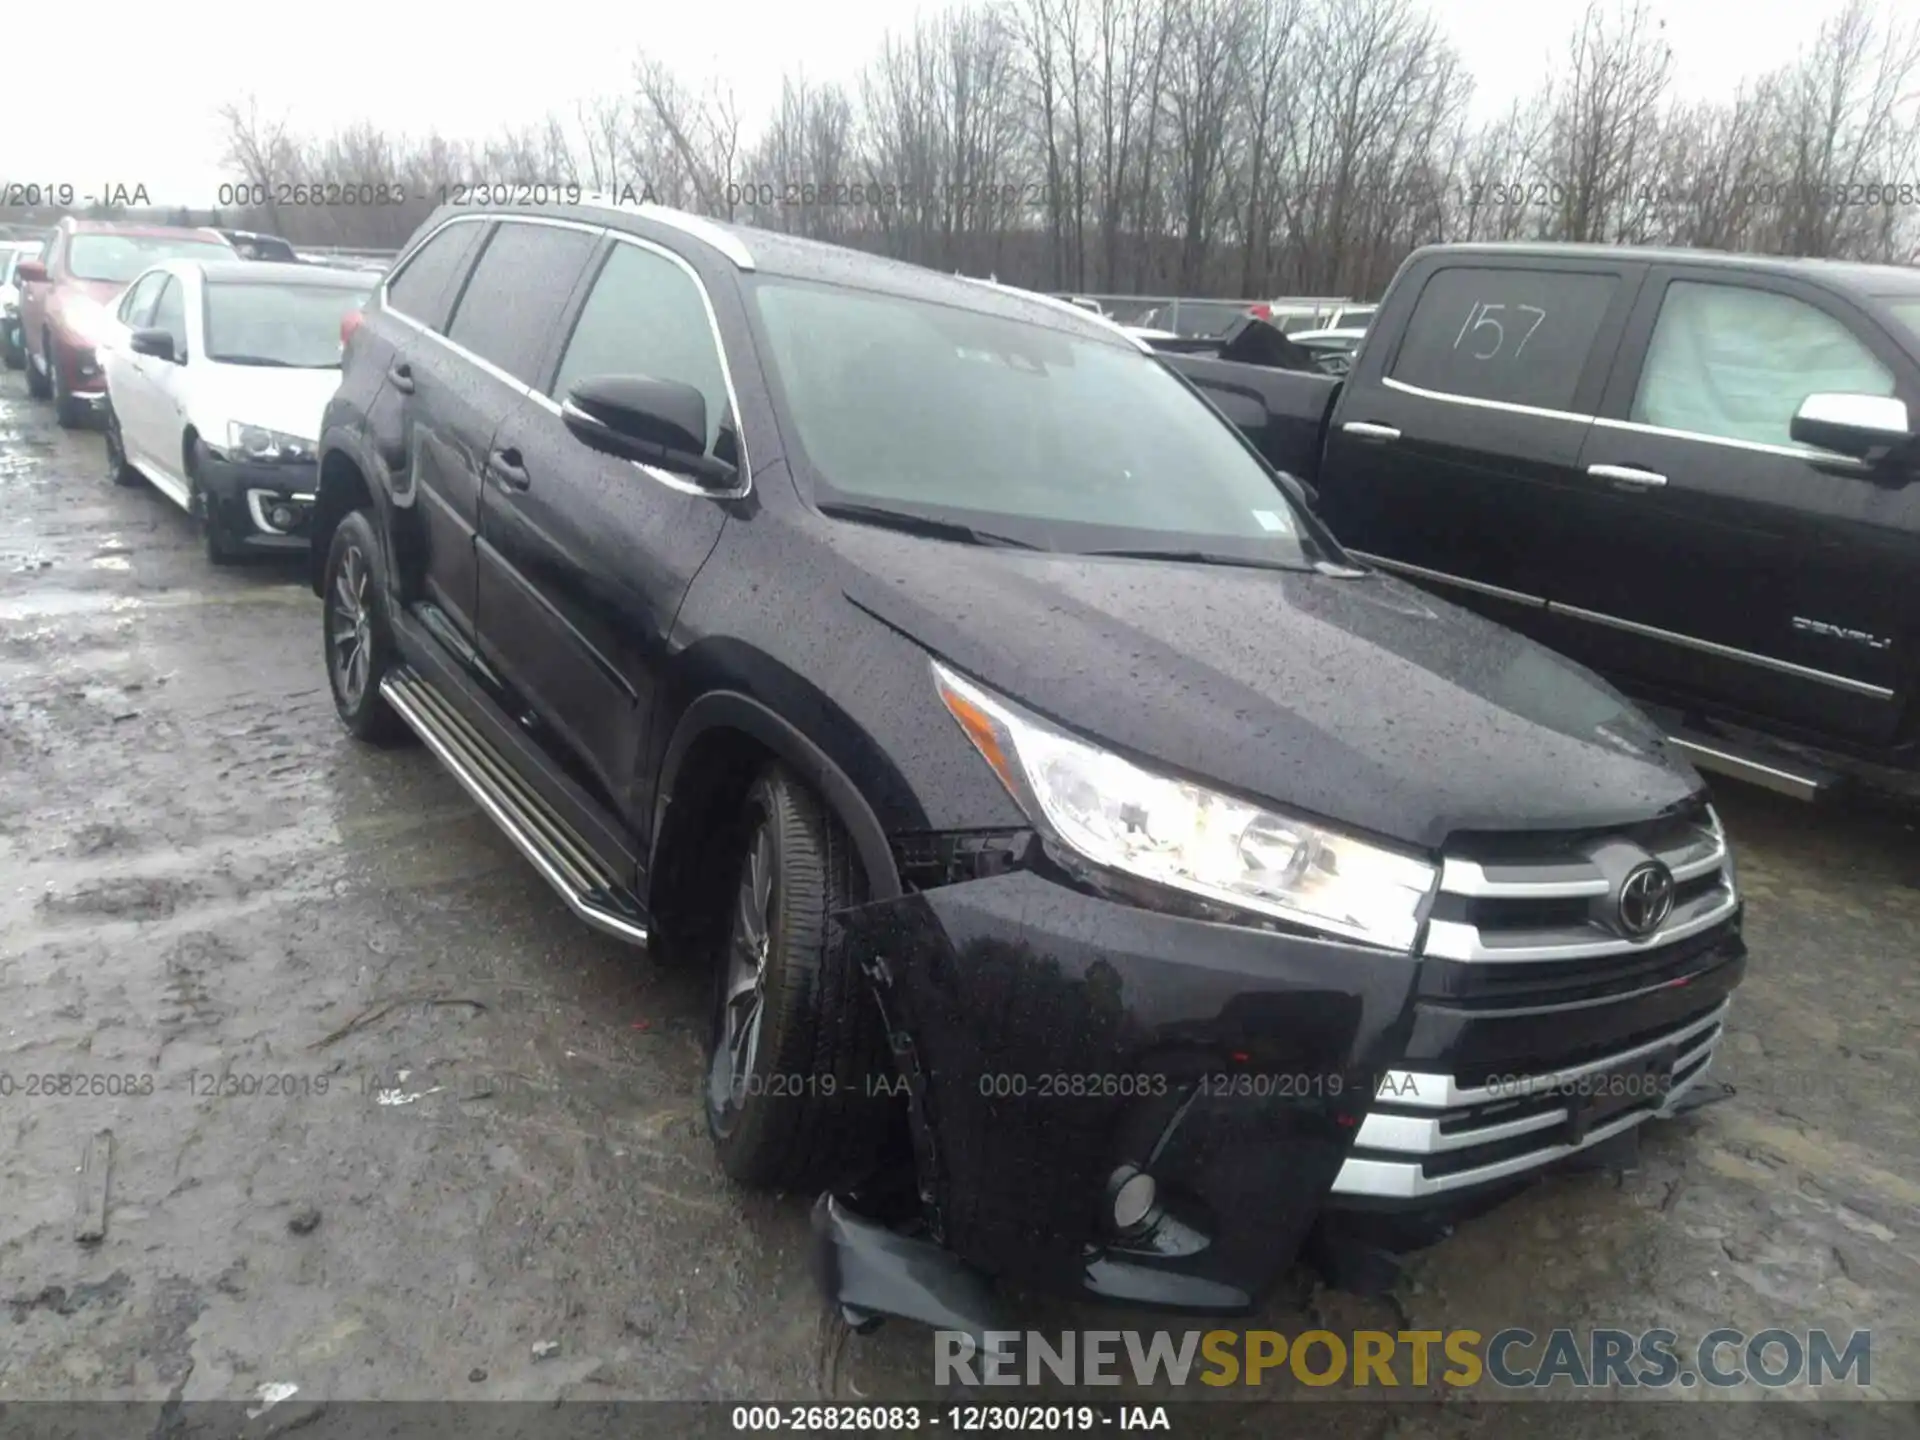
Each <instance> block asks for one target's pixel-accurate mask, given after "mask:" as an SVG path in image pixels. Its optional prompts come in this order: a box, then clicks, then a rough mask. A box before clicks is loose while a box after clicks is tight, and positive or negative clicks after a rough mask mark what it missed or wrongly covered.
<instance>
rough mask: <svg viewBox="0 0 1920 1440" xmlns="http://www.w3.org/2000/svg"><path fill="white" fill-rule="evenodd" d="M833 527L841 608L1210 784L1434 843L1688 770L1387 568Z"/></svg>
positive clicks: (1532, 649)
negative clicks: (1174, 556) (1301, 568)
mask: <svg viewBox="0 0 1920 1440" xmlns="http://www.w3.org/2000/svg"><path fill="white" fill-rule="evenodd" d="M835 529H836V532H837V533H836V534H835V535H834V541H833V543H834V548H835V549H836V550H838V551H839V552H840V554H841V555H842V557H843V558H844V559H846V560H847V561H849V562H850V563H851V565H852V566H853V567H854V570H855V571H856V574H857V578H855V579H853V580H850V581H849V582H848V584H847V587H846V593H847V596H848V598H849V599H850V600H852V601H853V602H854V603H855V604H857V605H859V606H860V607H861V608H862V609H864V610H867V611H868V612H870V613H871V614H873V615H875V616H876V617H878V618H879V619H881V620H883V621H885V622H886V623H887V624H889V625H891V626H893V627H894V628H896V629H898V630H900V631H901V632H903V633H904V634H906V635H908V636H910V637H912V638H913V639H914V640H916V641H917V642H919V643H920V644H921V645H923V646H925V647H926V648H927V649H929V650H931V651H933V652H934V653H936V654H938V655H940V656H941V657H943V658H944V659H946V660H947V661H949V662H950V663H951V664H953V665H954V666H956V667H957V668H959V669H960V670H962V671H964V672H966V673H967V674H969V675H971V676H973V677H975V678H976V679H978V680H980V681H981V682H983V683H985V684H986V685H988V686H990V687H991V688H993V689H994V690H997V691H999V692H1000V693H1002V694H1004V695H1006V696H1008V697H1009V698H1011V699H1014V700H1017V701H1019V702H1021V703H1022V704H1024V705H1026V706H1028V707H1029V708H1031V709H1033V710H1037V711H1039V712H1041V713H1042V714H1045V715H1047V716H1049V717H1051V718H1052V719H1054V720H1055V721H1057V722H1058V723H1060V724H1061V725H1063V726H1065V727H1067V728H1069V729H1071V730H1073V731H1075V732H1076V733H1078V734H1081V735H1084V736H1087V737H1088V738H1090V739H1094V740H1098V741H1100V742H1102V743H1104V744H1107V745H1110V746H1112V747H1114V748H1115V749H1118V750H1121V751H1123V752H1128V753H1131V754H1132V755H1134V756H1136V757H1138V758H1139V759H1141V760H1143V761H1148V762H1155V763H1157V764H1158V765H1159V766H1160V767H1161V768H1170V769H1173V770H1176V771H1180V772H1184V773H1185V774H1186V775H1188V776H1190V777H1192V778H1194V779H1197V780H1202V781H1206V782H1209V783H1211V784H1212V785H1214V786H1215V787H1217V788H1220V789H1223V790H1228V791H1237V792H1239V793H1242V794H1245V795H1248V796H1251V797H1256V798H1262V799H1265V800H1267V801H1269V802H1271V803H1274V804H1276V805H1280V806H1283V807H1286V808H1291V809H1296V810H1301V811H1305V812H1307V813H1309V814H1314V815H1320V816H1323V817H1326V818H1328V819H1331V820H1336V821H1341V822H1344V823H1345V824H1347V825H1349V826H1356V827H1359V828H1362V829H1365V830H1369V831H1372V832H1374V833H1376V834H1378V835H1381V836H1384V837H1388V838H1392V839H1396V840H1401V841H1405V842H1408V843H1411V844H1414V845H1418V846H1422V847H1428V848H1435V847H1438V846H1439V845H1440V843H1441V842H1442V841H1443V840H1444V839H1445V838H1446V836H1448V835H1449V834H1451V833H1453V832H1456V831H1461V830H1514V829H1521V830H1541V829H1555V830H1558V829H1585V828H1590V827H1604V826H1613V825H1622V824H1628V823H1631V822H1633V821H1637V820H1644V819H1647V818H1649V817H1651V816H1653V815H1656V814H1659V813H1661V812H1662V811H1664V810H1667V809H1669V808H1671V807H1673V806H1675V805H1677V804H1679V803H1681V802H1684V801H1686V800H1687V799H1689V798H1690V797H1691V796H1693V795H1694V794H1696V793H1697V792H1698V790H1699V788H1700V781H1699V779H1698V777H1697V776H1696V775H1695V773H1694V771H1693V769H1692V767H1691V766H1689V765H1688V764H1687V763H1686V762H1685V761H1684V760H1683V759H1681V758H1679V757H1678V756H1677V755H1676V754H1675V753H1674V752H1673V751H1672V750H1671V749H1670V748H1669V747H1668V746H1667V744H1666V742H1665V740H1664V738H1663V737H1662V736H1661V734H1660V732H1659V731H1658V730H1657V729H1656V728H1655V727H1654V726H1653V725H1652V724H1650V723H1649V722H1648V721H1647V720H1646V719H1645V717H1643V716H1642V715H1640V714H1639V713H1638V712H1637V711H1635V710H1634V709H1633V708H1632V706H1631V705H1630V704H1629V702H1627V701H1626V700H1624V699H1623V698H1622V697H1621V696H1620V695H1619V694H1618V693H1617V692H1616V691H1615V690H1613V689H1612V688H1611V687H1610V686H1608V685H1607V684H1606V683H1605V682H1603V681H1601V680H1600V679H1598V678H1597V677H1596V676H1594V675H1593V674H1592V672H1590V671H1588V670H1586V669H1584V668H1583V667H1581V666H1579V665H1575V664H1574V663H1572V662H1571V661H1568V660H1565V659H1562V658H1561V657H1560V656H1558V655H1555V654H1554V653H1553V652H1551V651H1549V650H1547V649H1545V648H1544V647H1542V646H1540V645H1537V644H1535V643H1534V642H1532V641H1530V640H1528V639H1526V638H1525V637H1523V636H1521V635H1518V634H1516V633H1514V632H1513V631H1511V630H1507V629H1505V628H1503V627H1501V626H1499V625H1495V624H1493V623H1492V622H1491V621H1487V620H1483V619H1481V618H1480V617H1479V616H1477V615H1473V614H1470V613H1469V612H1467V611H1465V610H1461V609H1459V608H1458V607H1456V606H1453V605H1449V604H1447V603H1445V602H1444V601H1440V600H1436V599H1434V598H1433V597H1431V596H1429V595H1427V594H1425V593H1424V592H1422V591H1419V590H1416V589H1414V588H1413V587H1412V586H1410V585H1407V584H1405V583H1404V582H1402V581H1399V580H1395V579H1391V578H1389V577H1386V576H1382V575H1377V574H1369V575H1366V576H1364V577H1361V578H1340V577H1336V576H1329V575H1322V574H1318V573H1314V572H1291V571H1274V570H1256V569H1250V568H1245V567H1233V566H1223V565H1203V564H1188V563H1177V562H1168V561H1158V560H1132V559H1118V558H1105V559H1103V558H1099V557H1094V556H1082V555H1062V554H1051V553H1045V552H1029V551H1020V550H1011V549H989V548H986V547H981V546H971V545H960V544H947V543H943V542H939V541H932V540H927V539H922V538H916V537H912V536H905V535H900V534H897V533H893V532H890V531H885V530H881V529H877V528H867V527H862V526H858V525H852V524H843V525H839V526H836V527H835ZM929 684H931V681H929Z"/></svg>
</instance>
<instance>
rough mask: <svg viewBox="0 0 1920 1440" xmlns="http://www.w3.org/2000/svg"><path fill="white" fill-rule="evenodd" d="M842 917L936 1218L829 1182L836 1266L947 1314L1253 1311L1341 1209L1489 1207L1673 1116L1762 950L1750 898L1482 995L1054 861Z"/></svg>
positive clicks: (894, 1304) (837, 1293)
mask: <svg viewBox="0 0 1920 1440" xmlns="http://www.w3.org/2000/svg"><path fill="white" fill-rule="evenodd" d="M837 919H838V921H839V923H840V924H841V925H842V926H843V927H844V930H845V933H846V935H847V937H848V941H849V943H850V944H851V945H852V946H853V948H854V953H855V954H856V955H858V956H859V958H860V960H861V963H862V965H863V966H864V967H865V968H866V970H867V973H868V974H869V975H870V976H871V977H872V978H873V980H874V985H875V992H876V994H877V995H878V997H879V999H880V1002H881V1007H882V1009H883V1011H884V1013H885V1015H886V1019H887V1025H888V1029H889V1033H890V1035H891V1037H892V1040H893V1045H894V1052H895V1058H896V1063H897V1065H898V1068H899V1071H900V1075H901V1077H902V1078H903V1079H904V1081H905V1084H906V1087H907V1089H908V1092H909V1095H910V1101H911V1103H910V1115H911V1120H910V1123H911V1127H912V1130H913V1141H914V1152H915V1164H916V1169H917V1177H916V1178H917V1181H918V1186H917V1192H918V1200H919V1214H918V1215H916V1216H914V1217H912V1219H913V1222H914V1223H913V1227H912V1228H913V1229H914V1231H915V1232H916V1237H917V1238H914V1239H912V1240H908V1239H906V1238H905V1236H904V1235H902V1234H900V1233H899V1227H898V1226H896V1227H894V1229H893V1230H891V1231H889V1230H887V1229H886V1228H885V1227H881V1226H876V1225H874V1224H872V1223H870V1222H869V1221H867V1220H864V1219H863V1218H862V1217H861V1216H860V1214H859V1213H858V1204H859V1202H858V1199H857V1197H856V1198H855V1199H853V1200H851V1201H850V1200H849V1199H848V1198H847V1197H840V1198H838V1199H833V1198H830V1197H823V1200H822V1203H821V1207H820V1208H819V1209H818V1210H817V1211H816V1216H815V1228H816V1232H817V1234H818V1236H819V1242H820V1247H821V1251H822V1257H821V1263H822V1265H823V1267H824V1268H823V1271H822V1276H823V1281H824V1283H825V1284H826V1286H827V1289H828V1292H829V1295H830V1296H831V1298H833V1299H835V1300H836V1301H838V1302H839V1303H840V1304H841V1305H842V1306H843V1307H844V1308H845V1309H847V1311H848V1312H849V1313H850V1314H855V1315H859V1314H865V1313H874V1312H882V1311H884V1312H886V1313H892V1314H900V1315H907V1316H909V1317H912V1318H919V1319H924V1320H929V1321H930V1322H932V1323H952V1320H951V1317H953V1316H955V1315H956V1314H961V1313H964V1312H965V1311H966V1310H967V1307H968V1304H969V1303H971V1302H972V1301H973V1300H975V1299H977V1298H978V1297H979V1296H980V1294H982V1293H983V1292H982V1291H981V1289H980V1287H979V1281H980V1280H981V1279H982V1278H983V1277H990V1276H1012V1277H1018V1278H1019V1279H1020V1280H1021V1281H1022V1282H1023V1283H1027V1284H1031V1285H1034V1286H1037V1287H1041V1288H1046V1289H1051V1290H1055V1291H1062V1292H1067V1293H1072V1294H1078V1295H1082V1296H1088V1297H1094V1298H1100V1299H1106V1300H1112V1301H1119V1302H1126V1303H1133V1304H1145V1305H1154V1306H1164V1307H1168V1308H1173V1309H1178V1310H1182V1311H1190V1312H1195V1313H1236V1312H1243V1311H1245V1310H1248V1309H1250V1308H1252V1307H1253V1306H1254V1305H1256V1304H1257V1303H1258V1301H1259V1300H1260V1298H1261V1297H1262V1295H1263V1294H1264V1293H1265V1292H1266V1291H1267V1290H1268V1289H1269V1288H1270V1286H1271V1285H1272V1284H1273V1282H1274V1281H1275V1280H1276V1279H1277V1278H1278V1277H1279V1276H1280V1275H1281V1273H1282V1272H1283V1271H1284V1270H1285V1269H1286V1268H1287V1267H1288V1266H1289V1265H1291V1264H1292V1263H1293V1261H1294V1259H1295V1257H1296V1255H1298V1254H1299V1252H1300V1251H1301V1249H1302V1247H1303V1245H1304V1244H1305V1243H1306V1242H1307V1240H1308V1238H1309V1234H1310V1232H1311V1231H1312V1229H1313V1227H1314V1225H1315V1222H1316V1220H1318V1219H1319V1218H1320V1217H1321V1215H1322V1214H1323V1212H1325V1211H1328V1210H1331V1209H1362V1210H1381V1209H1385V1210H1390V1211H1393V1210H1397V1211H1403V1212H1404V1211H1417V1210H1421V1209H1423V1208H1433V1207H1437V1206H1440V1205H1443V1204H1444V1205H1445V1206H1447V1207H1449V1208H1452V1209H1456V1210H1462V1209H1471V1208H1473V1207H1474V1206H1475V1204H1476V1202H1484V1201H1485V1200H1486V1199H1487V1197H1489V1196H1493V1195H1496V1194H1500V1193H1504V1192H1505V1190H1506V1189H1509V1188H1511V1187H1512V1186H1513V1185H1514V1184H1515V1183H1516V1180H1517V1179H1518V1178H1523V1177H1525V1176H1527V1175H1529V1174H1532V1173H1537V1172H1538V1171H1540V1170H1541V1169H1543V1168H1545V1167H1548V1166H1551V1165H1553V1164H1555V1163H1557V1162H1559V1161H1562V1160H1564V1159H1566V1158H1567V1157H1569V1156H1574V1155H1577V1154H1580V1153H1581V1152H1584V1151H1586V1150H1588V1148H1589V1147H1594V1146H1599V1145H1601V1144H1602V1143H1603V1142H1606V1141H1608V1140H1609V1139H1612V1138H1614V1137H1618V1136H1622V1135H1623V1134H1624V1132H1626V1131H1628V1130H1630V1129H1631V1128H1632V1127H1633V1126H1635V1125H1637V1124H1639V1123H1640V1122H1641V1121H1643V1120H1645V1119H1647V1118H1649V1117H1651V1116H1653V1115H1656V1114H1660V1113H1665V1112H1667V1111H1669V1110H1670V1109H1671V1107H1672V1105H1673V1103H1674V1101H1676V1100H1677V1099H1678V1096H1679V1093H1680V1091H1681V1090H1682V1089H1684V1088H1685V1086H1686V1085H1690V1084H1692V1083H1693V1082H1694V1081H1696V1080H1697V1079H1698V1078H1699V1076H1700V1075H1701V1074H1702V1073H1703V1072H1704V1071H1705V1069H1706V1066H1707V1063H1708V1062H1709V1060H1710V1058H1711V1055H1712V1051H1713V1048H1714V1046H1715V1045H1716V1044H1717V1042H1718V1039H1719V1034H1720V1025H1721V1020H1722V1017H1723V1015H1724V1011H1725V1005H1726V997H1727V994H1728V992H1730V991H1731V990H1732V989H1733V987H1734V986H1735V985H1737V984H1738V982H1739V979H1740V976H1741V973H1742V971H1743V968H1744V957H1745V948H1744V945H1743V943H1742V941H1741V939H1740V935H1739V922H1738V916H1737V914H1736V915H1735V916H1734V917H1733V919H1732V920H1731V922H1730V923H1728V924H1727V925H1725V926H1723V927H1720V928H1718V929H1716V930H1715V931H1713V932H1711V933H1709V934H1705V935H1701V936H1696V937H1694V938H1693V940H1692V941H1691V942H1690V943H1688V944H1686V945H1684V946H1674V947H1672V953H1670V954H1667V953H1664V952H1663V953H1662V954H1661V955H1660V956H1658V957H1656V961H1654V962H1650V961H1648V959H1647V957H1646V956H1644V955H1643V956H1641V957H1639V958H1638V959H1637V960H1636V962H1635V966H1636V968H1635V969H1634V970H1633V971H1632V973H1631V974H1629V973H1627V972H1626V971H1624V970H1622V971H1620V973H1619V974H1618V975H1617V976H1611V973H1610V972H1608V971H1607V969H1606V967H1603V966H1596V965H1591V964H1590V965H1585V966H1581V967H1577V968H1575V969H1572V970H1569V972H1568V974H1567V975H1566V976H1565V977H1558V976H1555V975H1548V974H1544V973H1540V972H1546V971H1549V970H1553V969H1554V968H1555V967H1551V966H1530V967H1518V966H1515V967H1508V973H1506V974H1503V975H1502V976H1501V977H1500V981H1501V984H1499V985H1494V986H1491V987H1487V988H1486V989H1485V991H1484V993H1483V991H1482V990H1481V989H1476V987H1475V986H1474V985H1472V984H1465V983H1463V981H1462V978H1461V976H1460V974H1459V968H1460V967H1458V966H1457V965H1455V964H1453V963H1451V962H1447V961H1436V960H1422V959H1420V958H1418V957H1411V956H1406V955H1398V954H1392V953H1386V952H1382V951H1379V950H1375V949H1369V948H1367V947H1364V946H1358V945H1353V944H1349V943H1346V942H1343V941H1339V940H1334V939H1322V938H1313V937H1307V936H1301V935H1292V934H1282V933H1278V932H1275V931H1270V930H1263V929H1256V928H1250V927H1241V926H1234V925H1226V924H1219V923H1214V922H1210V921H1206V920H1200V919H1191V918H1186V917H1183V916H1179V915H1173V914H1168V913H1162V912H1159V911H1154V910H1148V909H1142V908H1139V907H1136V906H1133V905H1129V904H1124V903H1119V902H1118V901H1115V900H1110V899H1106V898H1102V897H1100V896H1097V895H1093V894H1088V893H1085V892H1084V891H1082V890H1080V889H1078V888H1076V887H1074V886H1073V885H1070V884H1067V883H1062V882H1061V881H1059V880H1056V879H1054V878H1051V877H1050V876H1048V875H1046V874H1043V873H1039V872H1037V871H1034V870H1015V871H1012V872H1010V873H1004V874H999V875H994V876H991V877H989V878H983V879H972V880H963V881H960V882H959V883H953V884H947V885H942V886H939V887H937V888H933V889H928V890H922V891H919V892H916V893H911V894H908V895H906V896H903V897H901V898H899V899H896V900H889V901H884V902H880V903H876V904H871V905H867V906H863V907H859V908H857V909H854V910H850V911H846V912H843V913H842V914H841V915H840V916H838V917H837ZM1482 968H1485V967H1482ZM1562 968H1565V967H1562ZM1523 969H1524V970H1525V972H1527V973H1524V974H1523V973H1521V972H1522V971H1523ZM1563 978H1564V983H1562V979H1563ZM1522 981H1533V982H1537V983H1531V984H1521V983H1517V982H1522ZM1556 986H1557V987H1558V988H1557V989H1556V988H1555V987H1556ZM1516 997H1517V998H1516ZM1623 1096H1627V1097H1628V1098H1623ZM1626 1138H1627V1139H1628V1140H1630V1139H1631V1137H1630V1136H1627V1137H1626ZM1140 1177H1147V1179H1146V1180H1145V1181H1142V1180H1141V1178H1140ZM916 1297H917V1298H916ZM936 1317H941V1318H939V1319H936ZM987 1323H988V1317H987V1316H986V1315H985V1313H984V1312H980V1322H979V1324H978V1325H976V1326H974V1327H973V1328H976V1329H978V1328H982V1327H984V1326H985V1325H986V1324H987Z"/></svg>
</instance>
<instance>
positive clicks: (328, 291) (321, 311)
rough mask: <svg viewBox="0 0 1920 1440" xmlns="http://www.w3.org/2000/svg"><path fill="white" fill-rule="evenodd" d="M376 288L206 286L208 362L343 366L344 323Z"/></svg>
mask: <svg viewBox="0 0 1920 1440" xmlns="http://www.w3.org/2000/svg"><path fill="white" fill-rule="evenodd" d="M372 293H373V287H372V286H371V285H368V286H367V287H366V289H364V290H362V289H358V288H353V287H346V286H339V285H287V284H280V285H253V284H240V285H234V284H219V285H209V286H207V359H209V360H213V361H217V362H219V363H220V364H223V365H286V366H296V367H298V368H300V369H304V370H337V369H339V368H340V322H341V321H342V320H344V319H345V318H346V315H347V312H348V311H349V310H358V309H359V308H360V307H361V306H363V305H365V304H366V303H367V297H368V296H369V295H371V294H372Z"/></svg>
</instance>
